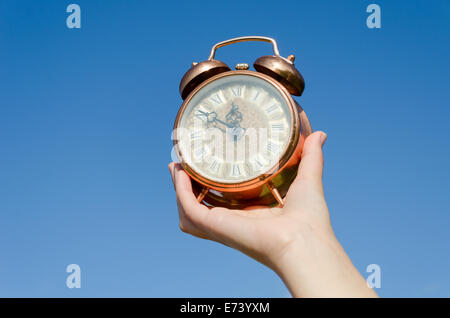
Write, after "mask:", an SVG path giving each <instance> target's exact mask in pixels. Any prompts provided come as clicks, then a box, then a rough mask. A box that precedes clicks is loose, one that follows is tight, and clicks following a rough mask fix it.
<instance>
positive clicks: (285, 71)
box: [173, 36, 311, 209]
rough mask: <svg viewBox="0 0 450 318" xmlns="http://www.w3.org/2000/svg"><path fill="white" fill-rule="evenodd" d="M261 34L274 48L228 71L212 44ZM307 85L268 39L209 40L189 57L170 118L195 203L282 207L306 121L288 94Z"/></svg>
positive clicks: (307, 130) (307, 131)
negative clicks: (193, 59)
mask: <svg viewBox="0 0 450 318" xmlns="http://www.w3.org/2000/svg"><path fill="white" fill-rule="evenodd" d="M243 41H264V42H269V43H271V44H272V46H273V51H274V55H266V56H262V57H260V58H258V59H257V60H256V61H255V62H254V64H253V66H254V68H255V71H251V70H249V65H248V64H245V63H242V64H237V65H236V67H235V70H231V69H230V68H229V67H228V66H227V65H226V64H225V63H223V62H221V61H219V60H216V59H215V58H214V56H215V52H216V50H217V49H218V48H220V47H223V46H226V45H229V44H232V43H237V42H243ZM304 87H305V83H304V80H303V77H302V75H301V74H300V72H299V71H298V70H297V69H296V68H295V66H294V56H293V55H289V56H288V57H287V58H284V57H282V56H280V54H279V51H278V47H277V43H276V42H275V40H274V39H272V38H268V37H262V36H246V37H239V38H234V39H230V40H227V41H223V42H220V43H217V44H215V45H214V46H213V47H212V49H211V53H210V55H209V58H208V60H206V61H203V62H200V63H192V67H191V68H190V69H189V70H188V71H187V72H186V74H185V75H184V77H183V78H182V80H181V83H180V94H181V97H182V99H183V100H184V102H183V104H182V105H181V108H180V110H179V111H178V114H177V117H176V120H175V125H174V133H173V140H174V149H175V152H176V155H177V157H178V159H179V160H180V163H181V165H182V167H183V168H184V170H185V172H186V173H187V174H188V175H189V176H190V177H191V180H192V186H193V191H194V193H195V194H196V196H197V199H198V201H199V202H202V203H203V204H205V205H207V206H221V207H228V208H235V209H242V208H245V207H248V206H255V205H265V206H274V205H279V206H283V198H284V196H285V195H286V193H287V191H288V189H289V186H290V184H291V183H292V181H293V180H294V178H295V176H296V174H297V169H298V165H299V162H300V159H301V152H302V147H303V143H304V141H305V138H306V137H307V136H308V135H309V134H310V133H311V126H310V123H309V120H308V118H307V116H306V114H305V112H304V111H303V109H302V108H301V107H300V105H299V104H298V103H297V102H296V101H295V100H294V99H293V98H292V95H297V96H300V95H301V94H302V92H303V89H304Z"/></svg>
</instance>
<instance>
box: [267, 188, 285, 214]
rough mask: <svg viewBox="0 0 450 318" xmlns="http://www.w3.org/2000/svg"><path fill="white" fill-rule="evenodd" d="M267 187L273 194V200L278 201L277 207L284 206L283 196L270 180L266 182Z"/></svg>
mask: <svg viewBox="0 0 450 318" xmlns="http://www.w3.org/2000/svg"><path fill="white" fill-rule="evenodd" d="M267 187H268V188H269V190H270V192H272V195H273V196H274V198H275V200H277V202H278V207H280V208H282V207H283V206H284V202H283V198H282V197H281V195H280V192H278V190H277V188H275V187H274V186H273V184H272V182H270V181H269V182H267Z"/></svg>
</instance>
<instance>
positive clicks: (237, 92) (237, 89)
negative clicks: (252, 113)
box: [231, 86, 242, 96]
mask: <svg viewBox="0 0 450 318" xmlns="http://www.w3.org/2000/svg"><path fill="white" fill-rule="evenodd" d="M231 92H233V95H234V96H241V94H242V87H240V86H237V87H232V88H231Z"/></svg>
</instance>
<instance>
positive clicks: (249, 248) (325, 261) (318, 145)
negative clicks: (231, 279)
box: [169, 132, 376, 297]
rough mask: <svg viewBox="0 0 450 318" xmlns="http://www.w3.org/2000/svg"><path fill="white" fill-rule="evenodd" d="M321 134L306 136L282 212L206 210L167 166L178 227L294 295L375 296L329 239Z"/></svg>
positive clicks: (186, 181) (183, 177) (174, 167)
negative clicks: (260, 268) (252, 264)
mask: <svg viewBox="0 0 450 318" xmlns="http://www.w3.org/2000/svg"><path fill="white" fill-rule="evenodd" d="M326 137H327V136H326V134H325V133H323V132H315V133H313V134H311V135H310V136H308V138H307V139H306V140H305V144H304V147H303V153H302V159H301V161H300V165H299V171H298V175H297V177H296V179H295V180H294V182H293V183H292V184H291V186H290V189H289V191H288V193H287V195H286V197H285V198H284V203H285V204H284V207H283V208H279V207H274V208H268V207H251V208H248V209H245V210H232V209H227V208H222V207H214V208H208V207H206V206H204V205H202V204H200V203H199V202H197V199H196V197H195V195H194V193H193V192H192V186H191V181H190V178H189V177H188V175H187V174H186V173H185V172H184V170H183V169H182V167H181V165H179V164H175V163H173V162H172V163H170V164H169V170H170V172H171V175H172V180H173V183H174V186H175V190H176V196H177V205H178V212H179V217H180V228H181V230H182V231H183V232H186V233H189V234H191V235H194V236H197V237H200V238H203V239H209V240H213V241H216V242H219V243H222V244H224V245H227V246H230V247H233V248H235V249H237V250H239V251H241V252H243V253H244V254H246V255H248V256H250V257H252V258H254V259H255V260H257V261H259V262H261V263H263V264H265V265H267V266H268V267H270V268H271V269H273V270H274V271H275V272H276V273H277V274H278V275H279V276H280V277H281V278H282V279H283V280H284V282H285V283H286V285H287V287H288V288H289V290H290V291H291V293H292V294H293V295H294V296H306V297H311V296H312V297H314V296H319V297H323V296H350V297H352V296H354V297H358V296H362V297H365V296H376V294H375V293H374V292H373V291H372V290H371V289H369V288H368V287H367V286H366V284H365V281H364V279H363V278H362V277H361V275H360V274H359V273H358V272H357V270H356V269H355V268H354V266H353V265H352V264H351V261H350V260H349V259H348V257H347V255H346V254H345V252H344V251H343V249H342V247H341V246H340V244H339V243H338V242H337V239H336V238H335V236H334V233H333V230H332V227H331V223H330V218H329V213H328V207H327V204H326V201H325V197H324V192H323V186H322V172H323V153H322V146H323V144H324V142H325V140H326Z"/></svg>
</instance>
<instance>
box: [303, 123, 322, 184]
mask: <svg viewBox="0 0 450 318" xmlns="http://www.w3.org/2000/svg"><path fill="white" fill-rule="evenodd" d="M326 139H327V135H326V134H325V133H324V132H322V131H316V132H314V133H312V134H311V135H309V136H308V138H306V140H305V144H304V145H303V152H302V159H301V161H300V165H299V172H298V176H297V179H299V180H310V181H314V182H316V183H322V175H323V152H322V146H323V145H324V143H325V140H326Z"/></svg>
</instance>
